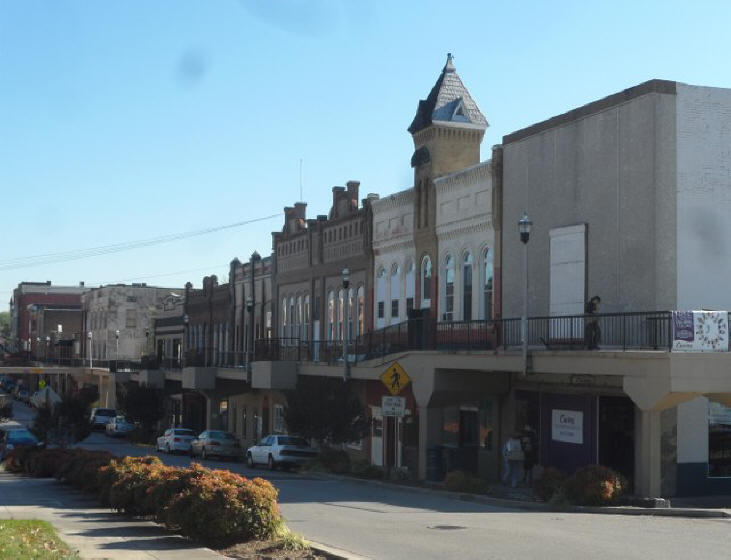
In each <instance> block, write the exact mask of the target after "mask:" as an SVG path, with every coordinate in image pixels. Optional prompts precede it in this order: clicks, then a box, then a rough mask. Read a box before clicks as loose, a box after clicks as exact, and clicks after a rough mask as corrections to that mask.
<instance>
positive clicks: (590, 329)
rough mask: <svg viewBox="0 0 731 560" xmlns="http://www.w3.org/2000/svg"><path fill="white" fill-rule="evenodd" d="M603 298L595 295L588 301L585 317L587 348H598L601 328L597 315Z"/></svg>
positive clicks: (585, 342)
mask: <svg viewBox="0 0 731 560" xmlns="http://www.w3.org/2000/svg"><path fill="white" fill-rule="evenodd" d="M601 302H602V298H600V297H599V296H594V297H593V298H591V299H590V300H589V301H588V302H587V303H586V309H585V310H584V311H585V313H586V318H585V319H584V344H585V345H586V349H587V350H598V349H599V339H600V338H601V330H600V329H599V320H598V318H597V317H596V315H597V313H599V304H600V303H601Z"/></svg>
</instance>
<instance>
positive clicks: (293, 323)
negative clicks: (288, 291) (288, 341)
mask: <svg viewBox="0 0 731 560" xmlns="http://www.w3.org/2000/svg"><path fill="white" fill-rule="evenodd" d="M287 316H288V317H289V338H294V337H295V336H296V335H295V334H294V333H295V330H296V323H297V315H295V312H294V296H290V297H289V311H288V312H287Z"/></svg>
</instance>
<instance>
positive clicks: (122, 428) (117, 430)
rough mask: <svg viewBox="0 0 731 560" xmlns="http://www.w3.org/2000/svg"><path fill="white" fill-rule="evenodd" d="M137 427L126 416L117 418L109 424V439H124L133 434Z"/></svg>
mask: <svg viewBox="0 0 731 560" xmlns="http://www.w3.org/2000/svg"><path fill="white" fill-rule="evenodd" d="M134 429H135V425H134V424H133V423H132V422H130V421H129V420H127V419H126V418H125V417H124V416H115V417H114V418H112V419H111V420H110V421H109V422H107V426H106V431H107V435H108V436H109V437H124V436H126V435H127V434H128V433H130V432H133V431H134Z"/></svg>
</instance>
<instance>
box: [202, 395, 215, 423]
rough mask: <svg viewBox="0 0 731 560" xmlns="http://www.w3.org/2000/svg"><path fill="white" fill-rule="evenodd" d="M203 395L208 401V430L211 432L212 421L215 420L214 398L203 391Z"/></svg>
mask: <svg viewBox="0 0 731 560" xmlns="http://www.w3.org/2000/svg"><path fill="white" fill-rule="evenodd" d="M201 394H202V395H203V398H204V399H206V430H210V429H211V428H212V424H211V422H212V420H213V405H214V401H213V397H212V396H210V395H207V394H206V393H204V392H203V391H201Z"/></svg>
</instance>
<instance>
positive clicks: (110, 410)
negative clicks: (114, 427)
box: [94, 408, 117, 416]
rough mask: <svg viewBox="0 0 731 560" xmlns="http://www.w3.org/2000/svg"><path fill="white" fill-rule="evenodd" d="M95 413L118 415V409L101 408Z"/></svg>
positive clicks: (98, 414) (99, 414)
mask: <svg viewBox="0 0 731 560" xmlns="http://www.w3.org/2000/svg"><path fill="white" fill-rule="evenodd" d="M94 414H96V415H97V416H116V415H117V411H116V410H112V409H111V408H100V409H98V410H97V411H96V412H95V413H94Z"/></svg>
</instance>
